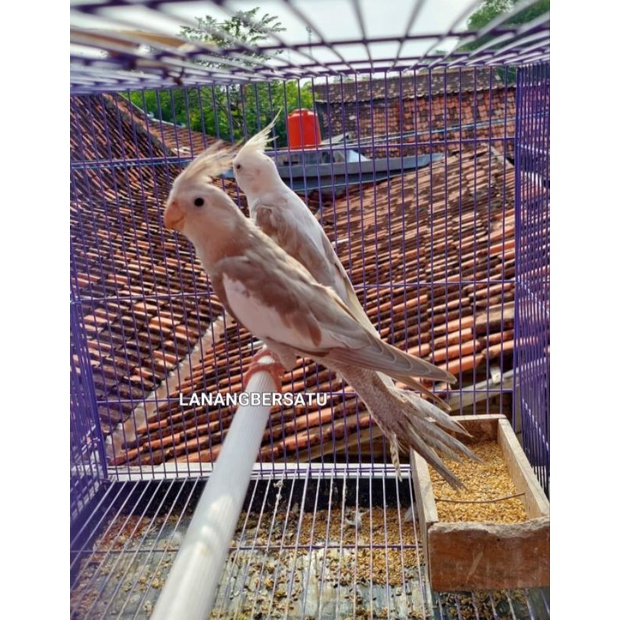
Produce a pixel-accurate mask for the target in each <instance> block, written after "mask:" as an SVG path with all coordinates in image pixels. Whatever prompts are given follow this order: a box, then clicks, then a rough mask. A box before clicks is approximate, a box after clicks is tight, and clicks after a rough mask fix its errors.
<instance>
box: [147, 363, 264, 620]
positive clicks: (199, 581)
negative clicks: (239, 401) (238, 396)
mask: <svg viewBox="0 0 620 620" xmlns="http://www.w3.org/2000/svg"><path fill="white" fill-rule="evenodd" d="M272 361H273V360H272V359H271V358H269V357H268V356H263V357H262V358H260V360H259V363H270V362H272ZM274 390H275V384H274V381H273V377H272V376H271V375H270V374H269V373H268V372H262V371H261V372H257V373H255V374H253V375H252V377H251V379H250V381H249V384H248V387H247V390H246V392H248V393H266V392H270V393H271V392H274ZM269 410H270V407H269V406H251V405H247V406H240V407H239V408H238V409H237V411H236V412H235V415H234V416H233V421H232V424H231V425H230V429H229V431H228V435H227V436H226V439H225V441H224V444H223V446H222V451H221V452H220V455H219V457H218V459H217V461H216V463H215V466H214V467H213V473H212V474H211V476H210V478H209V480H208V482H207V485H206V487H205V489H204V491H203V492H202V496H201V498H200V501H199V502H198V505H197V506H196V510H195V512H194V515H193V517H192V521H191V523H190V524H189V528H188V530H187V533H186V535H185V538H184V539H183V542H182V544H181V547H180V548H179V551H178V552H177V555H176V558H175V560H174V563H173V565H172V568H171V570H170V574H169V575H168V578H167V579H166V583H165V585H164V588H163V589H162V592H161V594H160V596H159V599H158V600H157V604H156V605H155V610H154V611H153V615H152V616H151V619H152V620H205V618H207V617H208V616H209V613H210V611H211V607H212V606H213V601H214V597H215V591H216V589H217V586H218V584H219V581H220V577H221V574H222V570H223V569H224V564H225V563H226V558H227V556H228V547H229V545H230V541H231V540H232V538H233V536H234V533H235V528H236V526H237V521H238V520H239V515H240V514H241V509H242V508H243V501H244V499H245V495H246V492H247V489H248V485H249V483H250V476H251V473H252V467H253V465H254V462H255V461H256V455H257V454H258V450H259V448H260V445H261V441H262V437H263V433H264V431H265V427H266V425H267V420H268V418H269Z"/></svg>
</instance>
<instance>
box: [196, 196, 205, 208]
mask: <svg viewBox="0 0 620 620" xmlns="http://www.w3.org/2000/svg"><path fill="white" fill-rule="evenodd" d="M204 203H205V201H204V198H195V199H194V206H196V207H202V205H204Z"/></svg>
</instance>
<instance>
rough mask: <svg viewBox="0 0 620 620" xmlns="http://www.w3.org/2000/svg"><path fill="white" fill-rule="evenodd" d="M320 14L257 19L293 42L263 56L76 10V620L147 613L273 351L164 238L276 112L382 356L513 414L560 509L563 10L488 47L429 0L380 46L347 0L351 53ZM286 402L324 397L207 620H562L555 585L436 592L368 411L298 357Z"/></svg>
mask: <svg viewBox="0 0 620 620" xmlns="http://www.w3.org/2000/svg"><path fill="white" fill-rule="evenodd" d="M211 4H212V7H213V8H214V10H215V7H216V6H217V7H218V9H219V10H221V11H222V12H223V13H222V15H223V16H226V15H228V16H229V17H230V16H231V15H233V14H234V13H235V11H236V10H238V9H247V8H251V6H253V5H251V4H250V5H248V4H247V3H241V2H225V1H222V2H214V3H211ZM321 4H322V3H312V4H311V3H307V2H288V1H285V0H281V1H278V2H272V3H271V4H264V6H263V7H262V8H264V10H265V11H269V12H270V13H272V14H274V15H277V16H278V17H279V18H280V19H281V20H282V21H283V22H284V21H286V23H287V24H291V25H292V26H291V27H290V29H287V31H285V32H278V33H273V34H271V35H270V36H269V37H267V38H266V39H263V40H262V41H259V42H258V43H252V44H249V43H247V42H243V41H241V40H239V39H234V38H231V37H230V35H227V34H226V33H221V32H215V31H214V30H209V28H207V29H206V32H205V35H206V36H205V39H204V40H203V41H195V40H192V41H188V40H187V39H185V38H183V37H181V36H179V32H180V29H181V27H182V26H193V25H195V22H194V17H195V16H196V15H200V14H201V12H208V7H205V3H173V2H153V1H151V2H126V1H112V2H103V1H97V0H95V1H88V2H73V3H72V10H71V17H72V33H71V38H72V45H71V88H72V97H71V104H70V106H71V110H70V111H71V272H70V280H71V281H70V288H71V369H70V370H71V426H70V431H71V454H70V458H71V525H72V545H71V577H72V593H71V614H72V617H73V618H108V617H121V618H145V617H148V616H149V615H150V614H151V612H152V610H153V606H154V605H155V604H156V601H157V598H158V595H159V592H160V591H161V587H162V585H163V584H164V583H165V580H166V576H167V574H168V571H169V569H170V565H171V563H172V562H173V560H174V557H175V554H176V551H177V550H178V548H179V545H180V542H181V541H182V540H183V536H184V533H185V531H186V530H187V525H188V523H189V521H190V520H191V516H192V513H193V509H194V507H195V505H196V502H197V500H198V498H199V497H200V493H201V491H202V488H203V486H204V481H205V479H208V476H209V473H210V472H211V470H212V463H213V462H214V461H215V460H216V459H217V457H218V455H219V452H220V449H221V446H222V443H223V441H224V440H225V437H226V433H227V430H228V428H229V426H230V423H231V419H232V416H233V415H234V406H232V405H229V404H227V403H226V402H215V403H213V402H212V403H207V402H205V401H204V400H202V399H203V398H205V397H207V396H208V395H211V396H213V395H216V394H220V395H222V394H228V393H239V392H240V391H241V389H242V388H241V382H242V379H241V376H242V371H243V369H244V368H246V367H247V365H248V363H249V360H250V357H251V355H252V354H253V352H254V351H255V349H256V347H257V346H259V345H257V343H256V342H255V340H254V339H253V338H252V336H251V335H250V334H249V333H248V332H247V331H245V330H244V329H243V328H241V327H240V326H239V325H237V324H236V323H235V322H234V321H233V320H232V319H231V318H230V317H227V316H226V315H225V314H224V312H223V307H222V305H221V303H220V302H219V300H218V299H217V298H216V297H215V295H214V294H213V291H212V289H211V286H210V284H209V281H208V279H207V278H206V276H205V275H204V272H203V270H202V267H201V266H200V264H199V261H198V260H197V258H196V256H195V254H194V251H193V248H192V247H191V246H190V245H189V244H188V243H187V242H186V241H185V239H184V238H181V237H177V236H176V235H174V234H171V233H170V232H168V231H166V230H165V229H164V227H163V222H162V212H163V206H164V203H165V200H166V197H167V194H168V191H169V189H170V187H171V184H172V181H173V180H174V178H175V177H176V176H177V175H178V174H179V172H180V171H181V170H182V169H183V167H184V166H185V165H186V164H187V163H188V162H190V161H191V160H192V159H193V157H195V156H196V155H197V154H198V153H200V152H201V151H202V150H203V149H204V148H205V147H207V146H209V145H210V144H212V143H213V142H215V141H216V140H217V139H222V140H224V141H226V142H229V143H234V142H236V141H238V140H241V139H247V138H248V137H250V136H251V135H252V134H253V133H255V132H256V131H257V130H258V129H260V128H262V127H264V126H266V124H268V123H269V122H270V121H271V120H272V119H273V118H274V117H275V116H276V114H277V113H278V112H281V111H282V110H284V111H287V112H288V111H290V110H295V109H298V108H309V109H311V110H313V111H314V112H315V113H316V114H317V117H318V121H319V129H320V132H321V138H322V143H321V145H320V146H319V147H316V148H315V147H312V148H311V149H308V151H309V152H313V153H314V154H315V155H316V154H317V153H318V159H316V160H315V164H314V165H313V166H311V165H307V166H301V167H300V166H296V165H295V163H294V161H293V160H292V159H291V154H290V150H289V148H288V143H287V131H286V124H285V123H286V119H285V114H282V113H281V114H280V117H279V119H278V121H277V124H276V127H275V129H274V132H273V135H274V137H275V140H274V143H273V146H274V149H275V151H276V154H277V157H278V161H279V162H280V163H281V168H280V171H281V174H282V176H283V178H284V179H285V181H287V182H288V183H289V184H290V185H291V186H292V187H294V188H295V190H296V191H297V192H298V193H299V195H300V196H301V197H302V198H303V199H304V201H305V202H306V203H307V204H308V206H309V207H310V209H311V210H312V211H313V212H314V213H315V214H316V216H317V217H318V219H319V221H320V222H321V224H322V226H323V227H324V229H325V230H326V232H327V234H328V236H329V237H330V239H331V240H332V241H333V243H334V246H335V248H336V251H337V253H338V255H339V257H340V259H341V260H342V262H343V265H344V267H345V269H346V270H347V271H348V273H349V274H350V277H351V280H352V282H353V284H354V286H355V289H356V292H357V294H358V296H359V298H360V300H361V301H362V303H363V305H364V308H365V309H366V311H367V313H368V315H369V317H370V318H371V320H372V321H373V323H374V324H375V325H376V326H377V328H378V329H379V331H380V334H381V336H382V337H383V338H384V339H385V340H386V341H388V342H390V343H392V344H395V345H396V346H398V347H399V348H402V349H404V350H407V351H409V352H411V353H414V354H416V355H418V356H420V357H423V358H425V359H427V360H429V361H431V362H433V363H435V364H436V365H438V366H440V367H443V368H445V369H447V370H449V371H450V372H452V373H453V374H455V375H456V376H457V378H458V383H457V384H456V387H451V388H450V389H448V386H447V385H435V386H434V388H433V389H434V390H435V391H436V393H437V394H438V395H440V396H441V397H442V398H444V399H445V400H447V401H448V402H449V403H450V404H451V405H452V407H453V408H454V409H455V410H456V411H457V412H460V413H473V414H479V413H501V414H504V415H506V416H507V417H508V418H509V419H510V420H511V421H512V424H513V427H514V428H515V429H516V431H517V432H518V433H519V436H520V439H521V441H522V443H523V447H524V450H525V452H526V454H527V456H528V458H529V460H530V462H531V464H532V466H533V468H534V470H535V472H536V474H537V476H538V478H539V480H540V482H541V484H542V485H543V488H544V489H545V491H546V492H547V493H548V492H549V475H550V474H549V384H548V377H549V356H550V349H549V192H550V183H549V80H550V76H549V64H548V59H549V16H548V14H547V15H544V16H540V17H537V18H535V19H532V20H529V21H527V22H526V23H522V24H517V23H515V20H514V19H512V18H513V17H514V13H515V11H516V12H517V13H518V11H519V10H523V9H528V8H529V7H531V6H532V5H533V4H534V3H533V2H523V3H522V4H521V5H519V6H518V7H517V9H515V11H513V14H508V15H504V16H500V17H499V18H497V19H495V20H494V21H492V22H491V23H489V24H488V25H487V26H486V27H485V28H484V29H482V30H480V31H477V32H472V31H468V30H466V29H465V27H464V26H463V23H464V21H465V18H466V17H467V16H468V15H469V14H471V12H472V11H473V10H474V9H475V8H476V5H477V3H475V2H474V3H470V4H469V5H467V6H464V8H463V10H462V13H461V14H455V15H454V16H452V18H451V20H449V21H450V23H446V26H445V28H443V29H441V30H438V31H436V32H428V31H426V32H425V31H424V27H423V26H420V24H424V23H425V21H424V19H425V15H426V13H428V11H430V10H432V5H433V4H434V3H430V2H424V1H423V0H422V1H417V2H415V1H414V2H411V3H409V4H407V3H402V4H401V5H399V6H400V7H401V8H400V10H401V13H400V14H399V19H398V20H396V19H395V20H393V24H392V30H391V31H390V32H389V33H386V32H383V31H381V32H379V31H377V30H376V28H375V21H374V15H375V13H374V11H376V10H377V9H376V5H377V4H380V3H374V4H373V3H370V2H364V1H362V0H358V1H355V0H352V1H350V2H342V3H341V4H342V7H343V10H346V11H347V13H346V14H347V16H348V20H349V28H348V30H347V33H348V34H347V35H346V36H342V35H336V34H333V32H334V30H333V29H332V28H330V24H326V23H324V22H321V20H320V16H321V14H322V9H321V7H320V5H321ZM300 33H302V34H300ZM308 33H309V34H308ZM216 35H217V36H219V38H217V36H216ZM474 40H479V41H482V44H481V45H480V46H479V47H477V48H476V49H473V50H472V49H469V50H464V49H463V48H462V46H461V44H462V43H463V42H471V41H474ZM216 41H219V42H220V43H219V45H218V44H216V43H215V42H216ZM457 42H458V43H459V45H455V44H456V43H457ZM447 48H449V49H451V50H452V51H448V52H446V51H439V50H441V49H447ZM280 51H282V53H278V52H280ZM257 52H260V55H257ZM250 55H252V60H251V61H250V60H249V57H250ZM351 154H353V157H355V158H357V161H359V160H360V155H361V156H362V159H363V161H366V159H367V160H368V162H369V163H368V164H367V166H368V167H367V168H364V170H365V173H363V174H361V173H360V174H357V173H355V174H354V173H351V172H350V171H349V168H348V167H347V166H346V165H345V163H346V161H347V158H348V157H350V155H351ZM381 161H386V162H387V164H386V166H385V167H383V168H382V167H381V166H380V165H379V162H381ZM319 162H320V163H322V164H327V167H326V168H325V167H323V168H322V169H321V170H325V169H326V170H327V172H325V173H321V174H319V172H318V171H319V166H318V163H319ZM390 162H391V164H392V168H396V169H397V170H396V172H393V171H391V170H390ZM217 182H218V183H219V184H220V186H221V187H222V189H224V191H226V192H227V193H229V195H231V196H232V197H233V199H234V200H235V201H236V202H238V203H239V205H240V206H241V208H242V209H246V204H245V198H244V196H243V195H242V194H240V193H239V191H238V189H237V186H236V184H235V182H234V179H233V178H232V176H231V175H228V176H224V177H223V178H222V179H220V180H218V181H217ZM283 391H284V392H285V393H290V394H292V395H298V394H306V395H314V396H315V398H314V399H306V402H294V403H292V404H291V405H290V406H287V405H282V406H277V407H274V408H273V409H272V411H271V414H270V418H269V423H268V427H267V429H266V432H265V434H264V436H263V440H262V443H261V449H260V453H259V455H258V460H257V463H256V465H255V467H254V473H253V476H252V480H251V484H250V487H249V491H248V494H247V498H246V502H245V506H244V510H243V513H242V514H241V517H240V520H239V523H238V525H237V531H236V534H235V538H234V540H233V541H232V542H231V546H230V553H229V558H228V562H227V564H226V567H225V571H224V574H223V576H222V579H221V584H220V587H219V590H218V594H217V599H216V603H215V605H214V608H213V610H212V614H211V617H212V618H280V617H282V618H349V617H368V618H375V617H377V618H379V617H385V618H415V617H419V618H431V617H433V618H450V619H452V618H463V619H465V618H513V619H520V618H545V617H548V615H549V595H548V591H547V590H545V589H525V590H513V591H501V592H486V591H485V592H482V591H480V592H468V593H436V592H431V590H430V587H429V584H428V578H427V574H426V567H425V564H426V559H425V558H424V551H423V545H422V542H421V532H420V527H419V522H418V515H417V511H416V507H415V503H414V500H415V497H414V493H413V487H412V484H411V480H410V477H409V476H408V472H409V469H408V466H406V465H404V466H403V469H404V473H405V475H404V477H403V480H402V481H398V480H397V479H396V477H395V475H394V470H393V467H392V466H391V465H390V464H389V463H390V459H389V450H387V449H386V448H387V447H386V444H385V440H384V439H383V437H382V436H381V433H380V432H379V431H378V429H377V428H376V426H373V424H372V422H371V420H370V416H369V414H368V412H367V411H366V409H365V407H364V406H363V404H362V403H361V402H360V401H358V399H357V397H356V394H355V393H354V392H352V391H351V390H350V389H348V388H347V387H346V386H344V385H342V384H341V383H340V382H339V380H338V379H337V377H335V376H332V375H331V374H330V373H329V372H328V371H327V370H326V369H325V368H323V367H322V366H320V365H317V364H315V363H313V362H311V361H309V360H305V361H304V360H299V361H298V363H297V365H296V367H295V369H294V370H293V371H292V372H291V373H290V374H289V375H286V376H285V378H284V381H283ZM196 395H199V398H198V397H197V396H196ZM403 462H405V459H404V456H403Z"/></svg>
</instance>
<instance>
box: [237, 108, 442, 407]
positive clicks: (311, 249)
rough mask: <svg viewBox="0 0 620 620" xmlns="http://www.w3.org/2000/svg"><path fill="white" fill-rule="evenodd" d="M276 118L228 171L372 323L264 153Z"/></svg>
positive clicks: (276, 230)
mask: <svg viewBox="0 0 620 620" xmlns="http://www.w3.org/2000/svg"><path fill="white" fill-rule="evenodd" d="M276 120H277V116H276V118H275V119H274V120H273V121H272V122H271V123H270V124H269V125H268V126H267V127H265V128H264V129H263V130H262V131H261V132H259V133H258V134H256V135H255V136H253V137H252V138H250V139H249V140H248V141H247V142H246V143H245V144H244V145H243V146H242V147H241V149H240V150H239V152H238V153H237V154H236V156H235V158H234V159H233V173H234V175H235V179H236V180H237V184H238V185H239V187H240V188H241V191H242V192H243V193H244V194H245V195H246V198H247V200H248V208H249V211H250V217H251V218H252V219H253V220H254V221H255V222H256V224H257V225H258V226H259V228H260V229H261V230H262V231H263V232H264V233H265V234H267V235H269V236H270V237H271V238H272V239H273V240H274V241H275V242H276V243H277V244H278V245H279V246H280V247H281V248H282V249H283V250H285V251H286V252H287V253H288V254H290V255H291V256H292V257H293V258H295V259H297V260H298V261H299V262H300V263H301V264H302V265H303V266H304V267H305V268H306V269H307V270H308V271H309V272H310V273H311V274H312V275H313V276H314V278H315V279H316V280H317V282H319V283H321V284H324V285H325V286H331V287H332V288H333V289H334V291H335V292H336V293H337V294H338V296H339V297H340V299H341V300H342V301H343V302H344V303H345V304H346V305H347V307H348V308H349V310H350V311H351V312H352V313H353V315H354V316H355V317H356V318H357V319H358V320H359V321H360V322H361V323H362V324H363V325H365V326H366V327H368V328H370V329H375V328H374V326H373V324H372V322H371V321H370V319H369V318H368V316H367V314H366V312H365V311H364V308H363V307H362V305H361V303H360V301H359V299H358V297H357V295H356V294H355V290H354V289H353V284H351V280H350V279H349V276H348V275H347V272H346V271H345V269H344V267H343V265H342V263H341V262H340V259H339V258H338V255H337V254H336V252H335V250H334V248H333V247H332V244H331V242H330V240H329V238H328V236H327V235H326V234H325V231H324V230H323V228H322V226H321V225H320V224H319V222H318V220H317V219H316V218H315V217H314V215H312V213H311V212H310V210H309V209H308V207H307V206H306V204H305V203H304V202H303V200H302V199H301V198H300V197H299V196H298V195H297V194H296V193H295V192H294V191H293V190H292V189H290V188H289V187H288V186H287V185H286V183H284V181H282V179H281V178H280V175H279V174H278V170H277V168H276V165H275V162H274V161H273V159H271V158H270V157H268V156H267V155H265V147H266V146H267V144H268V143H269V142H270V141H271V139H270V138H269V132H270V130H271V129H272V127H273V125H274V124H275V121H276ZM450 377H451V379H452V380H453V379H454V377H452V376H451V375H450ZM381 379H382V381H383V382H384V383H385V384H386V386H388V387H390V388H394V381H392V380H391V379H390V378H389V377H388V376H386V375H385V374H382V375H381ZM444 380H445V377H444ZM403 383H405V384H407V385H408V386H409V387H411V388H413V389H415V390H417V391H419V392H421V393H422V394H424V395H425V396H427V397H428V398H430V399H431V400H432V401H433V402H434V403H435V404H437V405H439V406H440V407H441V408H442V409H444V410H445V411H450V408H449V406H448V405H447V404H446V403H445V402H444V401H442V400H441V399H440V398H438V397H437V396H436V395H435V394H433V392H431V391H430V390H428V389H427V388H426V387H424V386H423V385H422V384H421V383H419V382H418V381H416V380H415V379H413V378H412V377H406V378H404V379H403ZM395 389H397V388H395ZM399 395H400V396H401V397H405V398H415V399H416V400H419V399H418V397H417V395H415V394H412V393H411V392H406V391H404V390H400V391H399ZM421 406H424V405H421Z"/></svg>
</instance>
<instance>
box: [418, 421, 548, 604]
mask: <svg viewBox="0 0 620 620" xmlns="http://www.w3.org/2000/svg"><path fill="white" fill-rule="evenodd" d="M459 422H461V423H462V424H463V426H464V427H465V428H466V429H467V431H468V432H469V433H470V434H471V438H469V439H467V440H466V441H465V443H469V444H481V443H482V442H489V441H493V442H496V443H497V445H498V446H499V449H500V450H501V456H502V458H503V461H504V463H505V465H506V468H507V476H509V478H510V481H511V482H512V484H514V488H515V489H516V495H518V496H519V498H520V500H519V501H521V502H522V505H523V509H524V517H523V519H521V520H520V521H518V522H513V523H511V522H501V521H502V519H501V518H497V519H493V522H491V521H489V522H486V521H482V522H481V521H478V520H457V519H454V520H450V521H448V520H446V519H445V518H440V516H439V514H440V511H438V505H437V504H438V501H437V498H438V497H441V496H439V495H438V485H436V484H434V483H433V480H432V478H433V476H431V472H430V471H429V467H428V465H427V463H426V461H425V460H424V459H422V458H421V457H420V456H418V455H417V454H413V455H412V463H413V465H414V466H413V468H412V475H413V482H414V488H415V492H416V503H417V508H418V514H419V518H420V524H421V528H422V538H423V543H424V549H425V553H426V558H427V563H428V571H429V578H430V584H431V588H432V589H433V590H435V591H444V592H445V591H463V590H486V589H488V590H492V589H504V588H531V587H544V586H548V585H549V501H548V499H547V497H546V496H545V494H544V492H543V490H542V488H541V486H540V484H539V482H538V480H537V478H536V476H535V474H534V471H533V470H532V468H531V466H530V464H529V462H528V459H527V457H526V455H525V453H524V452H523V449H522V448H521V446H520V444H519V442H518V440H517V437H516V435H515V434H514V431H513V430H512V427H511V426H510V423H509V422H508V420H507V419H506V418H505V417H504V416H502V415H478V416H463V417H460V418H459ZM479 471H480V473H479V474H478V475H479V476H481V477H484V476H489V475H493V474H492V473H489V472H490V470H489V469H488V468H485V466H484V465H482V466H480V470H479ZM491 482H492V481H491ZM489 499H494V498H489ZM495 499H496V498H495ZM440 501H446V500H444V499H443V498H441V500H440ZM447 501H452V500H447ZM465 501H467V500H465ZM474 501H479V500H474ZM511 501H513V500H511ZM497 503H498V504H499V505H501V504H502V502H497ZM474 505H476V504H474ZM478 505H481V506H482V504H478ZM481 510H482V508H481ZM503 510H505V511H508V510H514V509H513V508H508V507H507V505H506V507H505V508H504V509H503ZM501 511H502V508H499V513H500V516H501Z"/></svg>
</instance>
